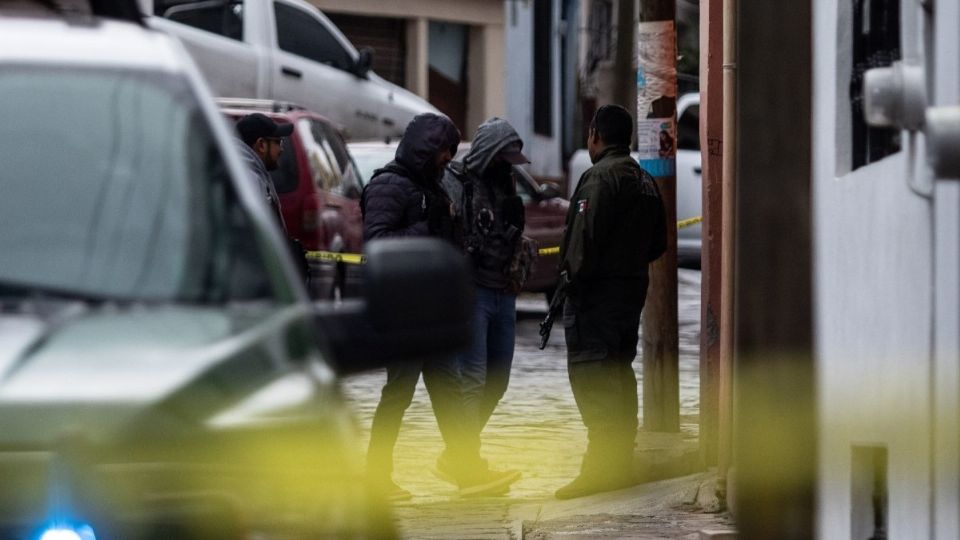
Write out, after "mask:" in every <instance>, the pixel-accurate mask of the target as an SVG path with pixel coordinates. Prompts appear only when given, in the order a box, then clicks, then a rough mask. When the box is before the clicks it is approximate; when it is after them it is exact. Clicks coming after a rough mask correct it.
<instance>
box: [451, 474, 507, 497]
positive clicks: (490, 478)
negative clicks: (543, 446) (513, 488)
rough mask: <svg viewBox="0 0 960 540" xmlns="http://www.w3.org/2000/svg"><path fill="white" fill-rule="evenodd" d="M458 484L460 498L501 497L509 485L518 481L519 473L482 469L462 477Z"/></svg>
mask: <svg viewBox="0 0 960 540" xmlns="http://www.w3.org/2000/svg"><path fill="white" fill-rule="evenodd" d="M464 476H465V478H462V479H461V481H460V482H459V483H458V485H459V486H460V496H461V497H481V496H489V495H503V494H505V493H506V492H507V491H509V490H510V485H511V484H513V483H514V482H516V481H517V480H519V479H520V477H521V476H522V475H521V474H520V471H494V470H491V469H482V470H480V471H479V472H476V473H473V474H467V475H464Z"/></svg>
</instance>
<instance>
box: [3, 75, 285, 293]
mask: <svg viewBox="0 0 960 540" xmlns="http://www.w3.org/2000/svg"><path fill="white" fill-rule="evenodd" d="M0 95H2V96H3V97H4V98H3V100H0V118H3V122H0V140H2V141H4V144H2V145H0V163H3V167H2V168H0V180H2V185H3V196H2V197H0V230H2V231H3V233H2V234H0V291H33V292H36V291H52V292H59V293H69V294H72V295H80V296H90V297H97V298H108V299H127V300H135V301H139V300H142V301H161V302H201V303H206V302H223V301H228V300H237V299H251V298H263V297H265V296H270V295H271V294H272V293H271V290H270V285H269V280H268V276H267V274H266V271H265V270H264V268H265V265H264V264H263V262H262V252H261V251H260V250H259V249H258V248H257V245H258V242H255V241H254V242H251V241H250V240H251V239H253V238H255V237H254V234H253V233H252V228H251V227H250V222H249V220H248V217H247V215H246V214H245V213H244V211H243V208H242V207H241V206H240V205H239V204H237V202H236V198H235V197H236V196H235V194H234V192H233V190H232V187H231V186H230V183H229V177H228V176H227V173H226V168H225V165H224V162H223V159H222V156H221V155H220V152H219V150H218V147H217V145H216V144H215V141H214V139H213V137H212V134H211V132H210V130H209V128H208V125H207V123H206V122H205V120H204V117H203V115H202V114H201V111H200V109H199V107H198V104H197V103H196V101H195V99H194V97H193V94H192V92H191V91H190V89H189V87H188V85H187V83H186V82H185V81H183V80H179V79H176V78H174V77H171V76H170V75H169V74H163V75H160V74H148V73H142V72H139V73H138V72H133V71H129V70H128V71H115V70H97V69H91V68H73V67H71V68H67V67H62V68H42V69H41V68H6V69H4V70H3V72H2V73H0ZM6 294H9V292H7V293H6Z"/></svg>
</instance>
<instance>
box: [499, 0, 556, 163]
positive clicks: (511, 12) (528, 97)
mask: <svg viewBox="0 0 960 540" xmlns="http://www.w3.org/2000/svg"><path fill="white" fill-rule="evenodd" d="M561 1H562V0H553V10H552V21H553V22H552V25H551V26H552V28H553V29H554V30H553V32H552V38H551V54H552V55H553V67H554V68H553V71H552V73H551V78H552V80H553V83H552V85H551V86H552V89H553V90H552V91H553V108H552V113H551V114H552V123H553V133H552V135H550V136H545V135H541V134H538V133H536V132H535V131H534V124H533V100H534V89H533V86H534V80H533V77H534V64H533V63H534V58H533V48H534V47H533V38H534V32H533V27H534V7H533V6H534V2H532V1H531V2H518V1H508V2H505V6H504V14H505V19H506V24H505V26H504V28H505V33H506V36H505V40H504V42H505V43H506V51H508V54H507V56H506V70H505V71H506V81H507V82H506V84H507V87H506V89H505V92H506V99H507V106H506V112H507V120H509V121H510V123H511V124H513V126H514V127H515V128H516V129H517V132H518V133H519V134H520V137H521V138H522V139H523V141H524V149H525V153H527V155H528V156H529V157H530V161H531V163H530V165H529V167H530V168H529V170H530V173H531V174H533V175H534V176H536V177H539V178H548V179H555V180H562V178H563V148H562V146H563V129H564V122H563V118H562V115H561V107H562V96H561V91H560V85H561V77H560V71H561V68H560V66H561V62H563V61H564V59H563V58H561V56H560V40H561V39H562V36H561V33H560V32H557V31H556V29H557V28H558V25H559V22H560V13H561V8H562V6H561ZM527 151H529V152H527Z"/></svg>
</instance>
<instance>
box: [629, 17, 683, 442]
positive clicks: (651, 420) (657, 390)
mask: <svg viewBox="0 0 960 540" xmlns="http://www.w3.org/2000/svg"><path fill="white" fill-rule="evenodd" d="M619 3H620V4H624V5H629V6H630V18H629V20H630V21H633V17H632V15H633V13H632V10H633V2H632V0H626V1H625V0H620V2H619ZM618 11H619V16H620V19H619V24H618V28H619V25H622V24H623V23H624V22H625V20H624V19H625V18H626V17H625V15H624V14H625V12H626V7H622V8H621V9H619V10H618ZM676 12H677V9H676V0H640V25H639V30H638V34H637V70H638V71H637V72H633V73H635V77H636V78H635V81H636V83H635V86H636V88H637V101H636V103H635V104H634V105H635V107H636V108H635V109H634V110H635V111H636V117H637V150H638V152H639V154H640V165H641V166H642V167H643V168H644V169H645V170H646V171H647V172H649V173H650V174H651V175H653V176H654V178H656V181H657V185H658V186H659V188H660V194H661V196H662V197H663V204H664V207H665V208H666V214H667V218H666V219H667V251H666V253H664V254H663V256H661V257H660V258H659V259H657V261H655V262H654V263H652V264H651V265H650V287H649V289H648V290H647V302H646V307H645V308H644V318H643V428H644V429H645V430H646V431H672V432H677V431H680V375H679V371H680V369H679V368H680V353H679V336H678V330H677V227H676V222H677V175H676V168H677V167H676V155H677V154H676V145H677V142H676V141H677V127H676V126H677V32H676V21H675V19H676ZM619 35H622V34H619ZM620 41H621V40H619V39H618V40H617V42H618V50H617V55H618V56H617V58H619V57H620V50H619V49H620V48H619V43H620ZM631 45H632V43H631ZM631 108H632V107H631Z"/></svg>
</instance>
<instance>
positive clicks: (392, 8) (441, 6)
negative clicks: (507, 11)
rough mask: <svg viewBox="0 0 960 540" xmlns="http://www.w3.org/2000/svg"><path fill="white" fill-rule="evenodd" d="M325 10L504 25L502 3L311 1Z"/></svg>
mask: <svg viewBox="0 0 960 540" xmlns="http://www.w3.org/2000/svg"><path fill="white" fill-rule="evenodd" d="M308 1H310V2H311V3H312V4H313V5H315V6H317V7H318V8H320V9H321V10H322V11H331V12H339V13H351V14H355V15H370V16H375V17H400V18H403V19H409V18H417V17H426V18H429V19H430V20H434V21H446V22H456V23H462V24H499V25H501V26H502V25H503V20H504V8H503V0H414V1H401V0H392V1H391V0H308Z"/></svg>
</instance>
